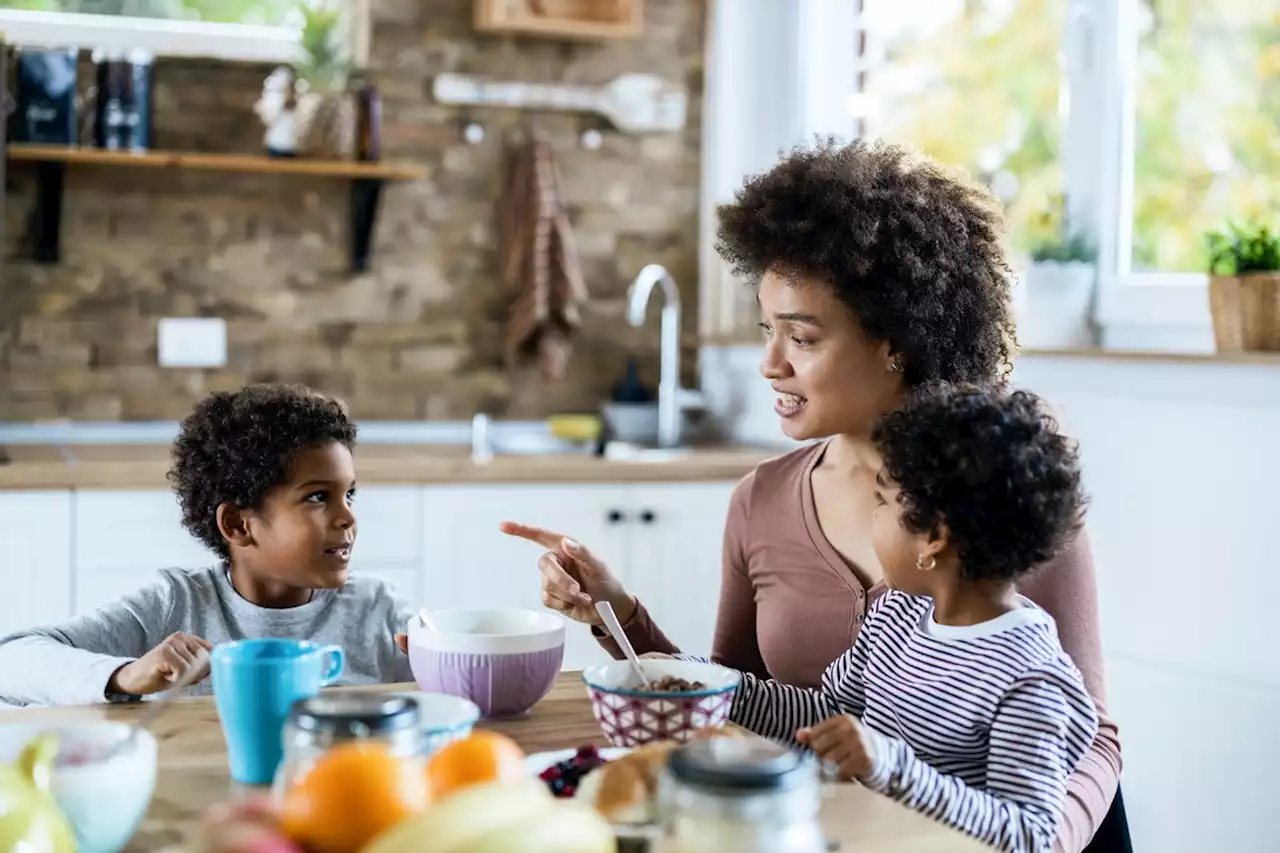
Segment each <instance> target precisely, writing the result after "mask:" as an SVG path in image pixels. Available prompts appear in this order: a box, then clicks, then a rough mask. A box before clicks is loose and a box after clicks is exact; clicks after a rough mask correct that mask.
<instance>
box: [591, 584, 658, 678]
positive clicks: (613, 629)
mask: <svg viewBox="0 0 1280 853" xmlns="http://www.w3.org/2000/svg"><path fill="white" fill-rule="evenodd" d="M596 612H598V613H599V614H600V618H602V619H604V626H605V627H606V628H608V629H609V633H610V635H612V636H613V640H614V642H616V643H617V644H618V647H619V648H621V649H622V653H623V654H624V655H626V656H627V661H628V662H630V664H631V669H632V670H634V671H635V674H636V675H638V676H640V683H641V684H643V685H644V686H645V687H648V686H649V677H648V676H647V675H645V674H644V670H643V669H642V668H641V667H640V658H639V656H637V655H636V650H635V649H634V648H632V647H631V641H630V640H628V639H627V635H626V634H625V633H624V632H623V630H622V623H621V622H619V621H618V614H616V613H614V612H613V605H612V604H610V603H609V602H607V601H597V602H596Z"/></svg>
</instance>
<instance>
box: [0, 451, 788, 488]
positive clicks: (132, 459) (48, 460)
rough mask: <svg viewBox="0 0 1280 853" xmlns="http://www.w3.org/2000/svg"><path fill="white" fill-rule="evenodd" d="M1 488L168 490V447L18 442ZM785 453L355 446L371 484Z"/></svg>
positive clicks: (703, 469) (2, 472) (581, 475)
mask: <svg viewBox="0 0 1280 853" xmlns="http://www.w3.org/2000/svg"><path fill="white" fill-rule="evenodd" d="M5 452H6V453H7V455H8V456H9V459H10V462H9V463H8V464H6V465H0V489H80V488H84V489H90V488H105V489H164V488H168V481H167V480H166V478H165V473H166V472H167V471H168V470H169V464H170V460H169V446H168V445H163V444H119V445H115V444H69V445H62V446H51V445H37V444H26V445H24V444H17V445H12V446H9V447H7V448H5ZM780 452H782V451H779V450H777V449H765V448H750V447H706V448H693V449H689V450H685V451H681V452H680V453H678V454H677V455H674V456H672V457H671V458H667V459H663V460H648V459H646V460H644V461H635V460H628V461H622V460H613V459H602V458H600V457H597V456H592V455H588V454H585V453H583V454H572V453H548V454H532V455H498V456H495V457H494V458H493V459H492V461H490V462H488V463H486V464H476V463H474V462H472V460H471V455H470V451H469V449H468V448H466V447H458V446H455V445H440V444H368V445H361V446H358V447H357V448H356V472H357V475H358V477H359V480H360V482H362V483H366V484H392V483H400V484H410V483H413V484H416V483H423V484H427V483H611V482H698V481H712V480H736V479H738V478H739V477H742V476H743V475H745V474H746V473H747V472H748V471H750V470H751V469H752V468H754V467H755V466H756V465H757V464H759V463H760V462H762V461H763V460H765V459H768V458H770V457H772V456H777V455H778V454H779V453H780Z"/></svg>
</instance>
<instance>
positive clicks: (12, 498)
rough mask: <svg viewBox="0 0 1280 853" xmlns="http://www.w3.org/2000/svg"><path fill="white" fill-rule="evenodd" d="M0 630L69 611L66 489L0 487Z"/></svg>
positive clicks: (36, 622)
mask: <svg viewBox="0 0 1280 853" xmlns="http://www.w3.org/2000/svg"><path fill="white" fill-rule="evenodd" d="M0 516H2V517H3V518H4V521H5V523H4V525H3V526H0V561H3V562H2V563H0V565H2V566H3V570H4V573H5V578H4V582H5V591H4V595H3V596H0V635H4V634H8V633H10V632H12V631H18V630H22V629H24V628H30V627H32V626H33V625H44V624H48V623H51V622H59V621H61V620H63V619H66V618H67V617H68V616H69V615H70V613H71V543H72V538H71V492H70V491H66V490H62V491H58V490H55V491H14V492H0Z"/></svg>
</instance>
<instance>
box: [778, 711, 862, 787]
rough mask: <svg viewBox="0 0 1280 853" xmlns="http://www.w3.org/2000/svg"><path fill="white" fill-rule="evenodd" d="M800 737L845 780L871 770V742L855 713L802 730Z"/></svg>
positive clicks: (798, 738) (832, 718)
mask: <svg viewBox="0 0 1280 853" xmlns="http://www.w3.org/2000/svg"><path fill="white" fill-rule="evenodd" d="M796 740H798V741H800V743H802V744H804V745H806V746H808V747H809V748H810V749H812V750H813V751H814V753H816V754H817V756H818V758H820V759H822V762H823V763H824V764H832V765H835V767H836V768H837V769H838V770H839V773H840V778H841V779H858V778H861V777H863V776H866V775H867V774H868V773H870V772H871V744H869V743H868V742H867V737H866V736H865V735H864V734H863V732H862V724H861V723H859V722H858V720H857V718H856V717H854V716H853V715H851V714H841V715H840V716H838V717H830V718H828V719H826V720H823V721H822V722H820V723H818V724H817V725H816V726H812V727H810V728H807V729H800V730H799V731H798V732H796Z"/></svg>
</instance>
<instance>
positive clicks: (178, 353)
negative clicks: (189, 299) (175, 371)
mask: <svg viewBox="0 0 1280 853" xmlns="http://www.w3.org/2000/svg"><path fill="white" fill-rule="evenodd" d="M156 350H157V351H158V355H159V361H160V366H161V367H225V366H226V364H227V321H226V320H223V319H222V318H221V317H164V318H161V320H160V323H159V326H158V327H157V329H156Z"/></svg>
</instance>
